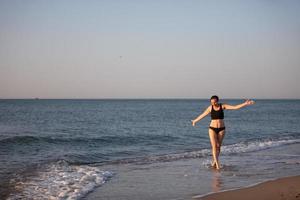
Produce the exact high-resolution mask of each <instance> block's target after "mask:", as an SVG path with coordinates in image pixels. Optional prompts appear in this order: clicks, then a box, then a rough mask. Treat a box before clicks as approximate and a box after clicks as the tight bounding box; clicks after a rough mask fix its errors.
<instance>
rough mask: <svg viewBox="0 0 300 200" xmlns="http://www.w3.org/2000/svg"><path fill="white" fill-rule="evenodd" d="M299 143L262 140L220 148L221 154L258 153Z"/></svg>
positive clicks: (287, 140)
mask: <svg viewBox="0 0 300 200" xmlns="http://www.w3.org/2000/svg"><path fill="white" fill-rule="evenodd" d="M295 143H300V139H282V140H270V139H269V140H262V141H251V142H241V143H236V144H231V145H226V146H223V147H222V153H225V154H230V153H243V152H251V151H259V150H263V149H268V148H272V147H277V146H282V145H288V144H295Z"/></svg>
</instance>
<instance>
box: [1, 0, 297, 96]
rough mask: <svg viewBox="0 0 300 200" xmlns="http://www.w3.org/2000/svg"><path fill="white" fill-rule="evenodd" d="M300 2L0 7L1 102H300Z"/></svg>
mask: <svg viewBox="0 0 300 200" xmlns="http://www.w3.org/2000/svg"><path fill="white" fill-rule="evenodd" d="M299 75H300V1H298V0H295V1H292V0H286V1H284V0H281V1H279V0H278V1H277V0H259V1H255V0H251V1H246V0H245V1H208V0H206V1H204V0H168V1H167V0H147V1H143V0H136V1H133V0H132V1H130V0H128V1H126V0H106V1H104V0H103V1H102V0H98V1H96V0H95V1H91V0H89V1H84V0H81V1H76V0H69V1H66V0H48V1H46V0H36V1H32V0H26V1H23V0H19V1H16V0H6V1H3V0H0V98H34V97H39V98H209V97H210V96H211V95H214V94H217V95H219V96H220V97H221V98H300V90H299V85H300V76H299Z"/></svg>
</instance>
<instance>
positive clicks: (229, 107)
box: [223, 99, 254, 110]
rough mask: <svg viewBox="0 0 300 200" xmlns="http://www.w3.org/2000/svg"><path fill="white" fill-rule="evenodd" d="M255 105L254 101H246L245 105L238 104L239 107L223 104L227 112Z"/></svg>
mask: <svg viewBox="0 0 300 200" xmlns="http://www.w3.org/2000/svg"><path fill="white" fill-rule="evenodd" d="M252 104H254V101H253V100H249V99H248V100H246V101H245V102H244V103H241V104H238V105H234V106H232V105H228V104H223V108H224V109H227V110H238V109H240V108H242V107H245V106H249V105H252Z"/></svg>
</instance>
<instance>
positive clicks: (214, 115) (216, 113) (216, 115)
mask: <svg viewBox="0 0 300 200" xmlns="http://www.w3.org/2000/svg"><path fill="white" fill-rule="evenodd" d="M219 105H220V109H219V110H215V109H214V107H213V106H211V112H210V114H211V119H224V111H223V109H222V104H219ZM209 128H210V129H211V130H213V131H214V132H215V133H216V134H219V132H221V131H223V130H225V127H221V128H215V127H211V126H210V127H209Z"/></svg>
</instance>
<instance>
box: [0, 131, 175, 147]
mask: <svg viewBox="0 0 300 200" xmlns="http://www.w3.org/2000/svg"><path fill="white" fill-rule="evenodd" d="M176 139H178V138H177V137H174V136H170V135H150V134H149V135H145V134H140V135H130V136H128V135H123V136H102V137H96V138H86V137H57V136H33V135H24V136H13V137H8V138H4V139H0V145H32V144H36V143H48V144H67V143H68V144H70V143H72V144H86V143H90V144H95V145H132V143H140V144H142V143H147V144H149V143H151V141H152V142H153V143H155V144H157V143H161V142H170V141H173V140H176Z"/></svg>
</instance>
